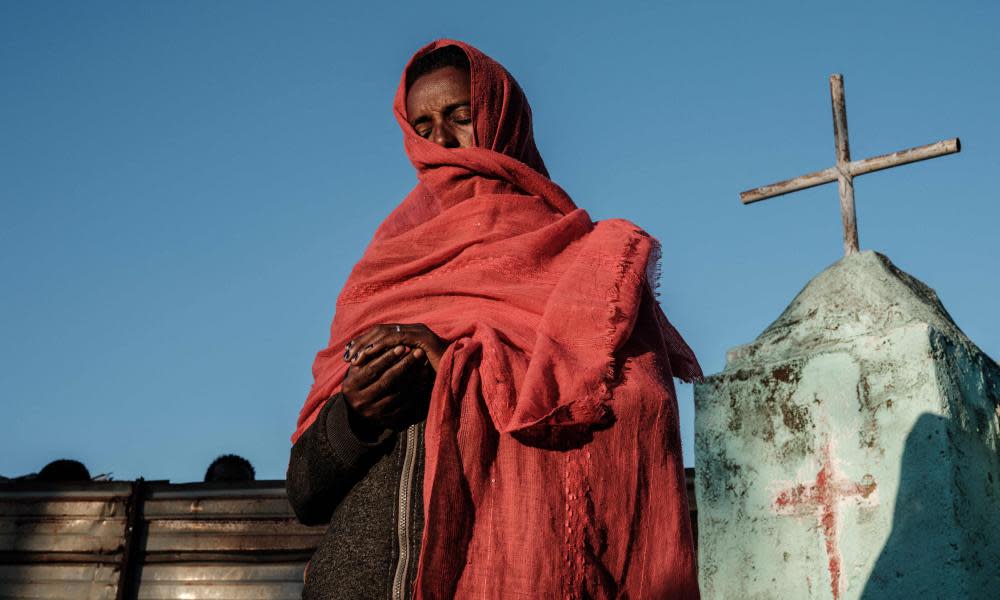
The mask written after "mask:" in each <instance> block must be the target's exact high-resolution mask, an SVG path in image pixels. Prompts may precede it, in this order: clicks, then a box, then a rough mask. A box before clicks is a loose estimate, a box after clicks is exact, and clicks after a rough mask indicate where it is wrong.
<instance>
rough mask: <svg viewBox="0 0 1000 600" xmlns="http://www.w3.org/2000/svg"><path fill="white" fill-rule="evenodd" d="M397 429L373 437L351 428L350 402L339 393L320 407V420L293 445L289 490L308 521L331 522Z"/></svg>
mask: <svg viewBox="0 0 1000 600" xmlns="http://www.w3.org/2000/svg"><path fill="white" fill-rule="evenodd" d="M392 435H393V433H392V432H391V431H389V430H385V431H383V432H382V433H381V434H379V435H378V436H377V437H375V438H374V439H372V440H370V441H369V440H367V439H362V438H361V437H359V436H358V435H357V434H356V433H355V432H354V430H352V429H351V425H350V419H349V416H348V411H347V405H346V403H345V402H344V398H343V396H342V395H340V394H337V395H335V396H333V397H332V398H330V400H329V401H327V403H326V405H325V406H324V407H323V408H322V410H320V413H319V416H318V417H317V418H316V421H315V422H313V424H312V425H310V426H309V428H308V429H306V430H305V431H304V432H303V433H302V435H301V436H300V437H299V439H298V441H296V442H295V445H293V446H292V454H291V458H290V460H289V462H288V472H287V474H286V477H285V490H286V492H287V494H288V501H289V503H290V504H291V505H292V509H293V510H294V511H295V515H296V516H297V517H298V519H299V521H300V522H302V523H303V524H304V525H319V524H322V523H327V522H329V520H330V517H331V516H332V515H333V510H334V509H335V508H336V507H337V505H338V504H339V503H340V501H341V500H342V499H343V498H344V496H345V495H347V493H348V492H349V491H350V490H351V488H352V487H354V484H356V483H357V482H358V481H360V480H361V478H362V477H364V476H365V473H367V472H368V469H370V468H371V466H372V464H374V462H375V460H377V459H378V456H379V454H380V453H379V452H378V449H380V448H381V447H382V446H383V445H384V444H385V442H386V440H388V439H389V438H390V437H391V436H392Z"/></svg>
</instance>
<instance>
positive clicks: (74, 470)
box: [37, 458, 90, 481]
mask: <svg viewBox="0 0 1000 600" xmlns="http://www.w3.org/2000/svg"><path fill="white" fill-rule="evenodd" d="M37 479H38V481H90V471H88V470H87V467H85V466H83V463H82V462H80V461H78V460H71V459H68V458H61V459H59V460H54V461H52V462H50V463H49V464H47V465H45V466H44V467H42V470H41V471H39V472H38V477H37Z"/></svg>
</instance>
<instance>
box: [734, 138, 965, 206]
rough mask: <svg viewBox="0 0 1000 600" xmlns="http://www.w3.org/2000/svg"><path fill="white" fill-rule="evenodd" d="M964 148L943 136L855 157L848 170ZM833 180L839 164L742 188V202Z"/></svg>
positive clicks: (860, 170)
mask: <svg viewBox="0 0 1000 600" xmlns="http://www.w3.org/2000/svg"><path fill="white" fill-rule="evenodd" d="M961 150H962V143H961V142H960V141H959V139H958V138H952V139H950V140H942V141H940V142H935V143H933V144H927V145H926V146H917V147H916V148H910V149H908V150H900V151H899V152H892V153H890V154H883V155H881V156H873V157H872V158H866V159H863V160H855V161H853V162H850V163H847V171H848V172H849V173H850V174H851V175H853V176H858V175H864V174H865V173H873V172H875V171H881V170H882V169H888V168H890V167H898V166H900V165H905V164H908V163H912V162H917V161H921V160H927V159H928V158H936V157H938V156H945V155H947V154H954V153H956V152H960V151H961ZM831 181H837V168H836V167H830V168H829V169H823V170H822V171H815V172H813V173H809V174H807V175H801V176H799V177H796V178H794V179H786V180H785V181H779V182H778V183H772V184H770V185H763V186H761V187H758V188H754V189H752V190H747V191H745V192H741V193H740V202H742V203H743V204H752V203H754V202H759V201H761V200H766V199H767V198H774V197H775V196H781V195H782V194H788V193H791V192H797V191H799V190H804V189H808V188H811V187H816V186H817V185H823V184H824V183H830V182H831Z"/></svg>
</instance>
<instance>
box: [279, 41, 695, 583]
mask: <svg viewBox="0 0 1000 600" xmlns="http://www.w3.org/2000/svg"><path fill="white" fill-rule="evenodd" d="M394 109H395V114H396V118H397V120H398V121H399V123H400V125H401V127H402V129H403V141H404V147H405V149H406V152H407V154H408V156H409V157H410V159H411V161H412V162H413V164H414V166H415V167H416V170H417V177H418V180H419V183H418V184H417V186H416V187H415V188H414V189H413V191H412V192H411V193H410V194H409V195H408V196H407V197H406V199H405V200H404V201H403V203H402V204H400V205H399V207H397V208H396V210H394V211H393V212H392V214H390V215H389V217H388V218H387V219H386V220H385V222H384V223H383V224H382V225H381V226H380V227H379V229H378V231H376V233H375V236H374V238H373V240H372V242H371V244H370V245H369V247H368V249H367V251H366V252H365V255H364V257H363V258H362V259H361V261H360V262H359V263H358V264H357V265H356V266H355V268H354V270H353V271H352V273H351V276H350V277H349V278H348V281H347V283H346V285H345V287H344V290H343V291H342V292H341V295H340V297H339V299H338V301H337V309H336V314H335V316H334V321H333V325H332V329H331V336H330V345H329V347H328V348H327V349H326V350H323V351H321V352H320V353H319V354H318V355H317V357H316V362H315V363H314V366H313V374H314V377H315V383H314V385H313V387H312V390H311V392H310V394H309V397H308V398H307V400H306V404H305V406H304V407H303V409H302V412H301V414H300V417H299V427H298V429H297V431H296V433H295V435H294V436H293V443H294V445H293V448H292V457H291V461H290V464H289V474H288V493H289V499H290V501H291V502H292V505H293V506H294V507H295V509H296V512H297V514H298V515H299V517H300V519H301V520H302V521H303V522H306V523H322V522H325V521H326V520H328V519H329V520H330V527H329V529H328V532H327V535H326V538H325V539H324V542H323V543H322V544H321V546H320V548H319V549H318V550H317V552H316V555H315V556H314V557H313V560H312V562H311V564H310V567H309V569H308V574H307V577H306V587H305V596H306V597H317V598H319V597H329V598H334V597H336V598H354V597H356V598H366V597H371V598H380V597H384V596H385V595H386V594H387V593H388V594H390V597H393V598H403V597H417V598H452V597H459V598H463V597H476V598H480V597H483V598H514V597H526V598H548V597H566V598H611V597H629V598H667V597H669V598H695V597H697V594H698V592H697V584H696V577H695V571H694V560H693V555H692V545H691V537H690V536H691V534H690V524H689V522H688V511H687V504H686V496H685V488H684V477H683V467H682V463H681V452H680V438H679V432H678V423H677V410H676V399H675V397H674V391H673V384H672V376H678V377H682V378H685V379H688V380H690V379H691V378H694V377H697V376H699V375H700V369H699V367H698V364H697V361H696V360H695V358H694V356H693V354H692V353H691V351H690V349H689V348H688V346H687V345H686V344H685V343H684V341H683V340H682V339H681V337H680V336H679V335H678V334H677V332H676V331H675V330H674V329H673V327H672V326H671V325H670V324H669V323H668V322H667V319H666V317H665V316H664V315H663V313H662V311H661V310H660V309H659V306H658V304H657V302H656V301H655V298H654V296H653V287H654V282H651V281H650V280H651V277H650V275H649V273H653V272H654V271H655V268H656V262H657V253H658V244H657V242H656V241H655V240H654V239H653V238H652V237H651V236H649V235H648V234H647V233H645V232H644V231H642V230H641V229H639V228H638V227H636V226H635V225H633V224H631V223H628V222H626V221H621V220H608V221H603V222H600V223H594V222H593V221H591V220H590V218H589V216H588V215H587V214H586V212H584V211H583V210H580V209H578V208H577V207H576V206H575V205H574V204H573V201H572V200H571V199H570V198H569V196H567V195H566V193H565V192H564V191H563V190H562V189H561V188H559V187H558V186H557V185H556V184H555V183H553V182H552V181H551V180H550V179H549V178H548V174H547V171H546V169H545V165H544V163H543V162H542V159H541V156H540V155H539V153H538V151H537V149H536V147H535V144H534V139H533V135H532V130H531V112H530V109H529V107H528V104H527V101H526V99H525V97H524V95H523V93H522V92H521V90H520V87H519V86H518V85H517V83H516V82H515V81H514V79H513V78H512V77H511V76H510V74H509V73H507V71H506V70H504V68H503V67H502V66H500V65H499V64H498V63H496V62H494V61H493V60H492V59H490V58H489V57H487V56H486V55H484V54H482V53H481V52H479V51H478V50H476V49H475V48H472V47H471V46H469V45H467V44H464V43H462V42H458V41H454V40H439V41H437V42H434V43H432V44H430V45H428V46H426V47H425V48H423V49H421V50H420V51H418V52H417V53H416V55H415V56H414V58H413V59H411V61H410V63H409V64H408V65H407V68H406V70H405V71H404V75H403V78H402V81H401V82H400V87H399V90H398V92H397V95H396V100H395V104H394Z"/></svg>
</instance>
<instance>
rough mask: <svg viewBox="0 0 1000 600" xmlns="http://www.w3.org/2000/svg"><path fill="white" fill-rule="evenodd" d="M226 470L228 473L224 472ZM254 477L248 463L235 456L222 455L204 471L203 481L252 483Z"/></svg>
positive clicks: (255, 473) (253, 472)
mask: <svg viewBox="0 0 1000 600" xmlns="http://www.w3.org/2000/svg"><path fill="white" fill-rule="evenodd" d="M226 469H229V472H225V470H226ZM220 470H221V471H223V472H219V471H220ZM238 471H242V473H239V472H238ZM256 476H257V472H256V471H254V468H253V465H252V464H250V461H249V460H247V459H245V458H243V457H242V456H238V455H236V454H223V455H222V456H220V457H218V458H216V459H215V460H213V461H212V464H210V465H208V469H207V470H206V471H205V481H253V480H254V477H256Z"/></svg>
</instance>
